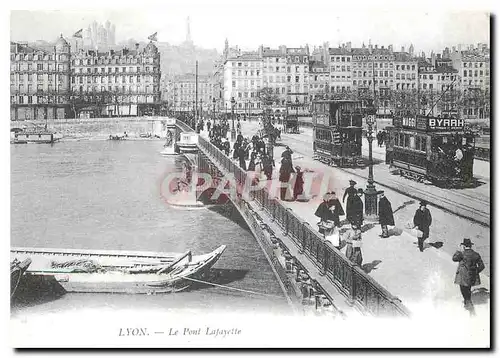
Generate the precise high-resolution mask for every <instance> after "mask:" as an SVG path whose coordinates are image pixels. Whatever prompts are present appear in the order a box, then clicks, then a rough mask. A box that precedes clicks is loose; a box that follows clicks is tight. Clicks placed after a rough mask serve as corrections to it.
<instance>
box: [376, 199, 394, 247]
mask: <svg viewBox="0 0 500 358" xmlns="http://www.w3.org/2000/svg"><path fill="white" fill-rule="evenodd" d="M378 217H379V223H380V227H381V228H382V234H381V235H380V237H383V238H387V237H389V230H388V229H387V225H391V226H394V215H393V213H392V206H391V203H390V201H389V200H388V199H387V198H386V197H385V195H384V192H383V191H381V192H380V199H379V201H378Z"/></svg>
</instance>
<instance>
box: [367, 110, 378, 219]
mask: <svg viewBox="0 0 500 358" xmlns="http://www.w3.org/2000/svg"><path fill="white" fill-rule="evenodd" d="M374 123H375V115H374V114H373V115H372V114H369V115H368V116H367V117H366V124H367V125H368V132H367V139H368V150H369V151H368V160H369V168H368V184H366V190H365V193H364V194H365V215H366V218H367V219H368V220H377V219H378V214H377V194H378V193H377V190H376V189H375V185H374V184H373V156H372V143H373V124H374Z"/></svg>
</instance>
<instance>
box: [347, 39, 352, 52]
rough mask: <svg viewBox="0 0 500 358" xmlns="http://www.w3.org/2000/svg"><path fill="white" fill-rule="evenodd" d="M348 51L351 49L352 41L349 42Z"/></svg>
mask: <svg viewBox="0 0 500 358" xmlns="http://www.w3.org/2000/svg"><path fill="white" fill-rule="evenodd" d="M347 51H351V41H349V42H348V43H347Z"/></svg>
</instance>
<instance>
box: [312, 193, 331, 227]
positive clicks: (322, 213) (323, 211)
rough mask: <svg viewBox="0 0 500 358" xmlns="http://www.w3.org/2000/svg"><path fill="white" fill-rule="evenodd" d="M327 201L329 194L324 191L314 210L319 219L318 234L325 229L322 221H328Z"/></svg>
mask: <svg viewBox="0 0 500 358" xmlns="http://www.w3.org/2000/svg"><path fill="white" fill-rule="evenodd" d="M329 201H330V194H329V193H326V194H325V195H323V201H322V202H321V204H319V205H318V207H317V208H316V211H315V212H314V215H315V216H317V217H318V218H319V219H320V220H319V222H318V228H319V230H318V231H319V233H320V234H324V232H325V230H324V228H323V223H326V222H327V221H328V218H329V217H330V213H329Z"/></svg>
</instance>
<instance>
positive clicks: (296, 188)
mask: <svg viewBox="0 0 500 358" xmlns="http://www.w3.org/2000/svg"><path fill="white" fill-rule="evenodd" d="M295 172H296V173H297V175H296V176H295V183H294V185H293V200H294V201H295V200H297V198H298V197H299V196H300V195H302V194H303V193H304V172H303V171H302V169H301V168H300V167H299V166H296V167H295Z"/></svg>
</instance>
